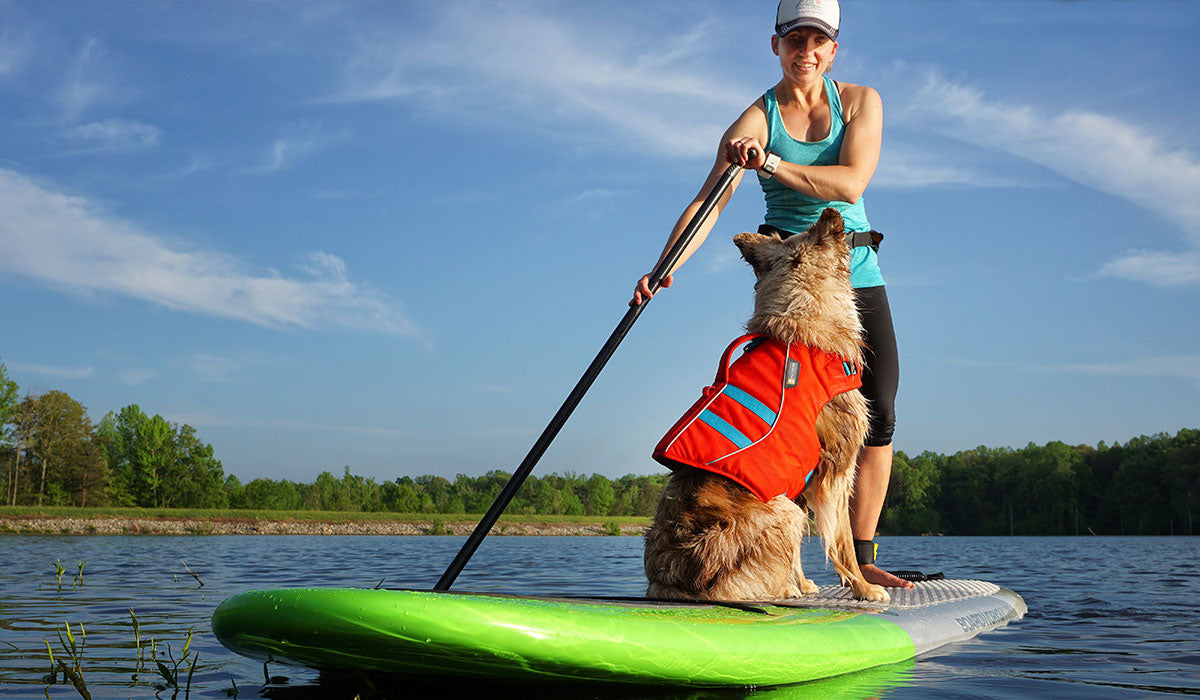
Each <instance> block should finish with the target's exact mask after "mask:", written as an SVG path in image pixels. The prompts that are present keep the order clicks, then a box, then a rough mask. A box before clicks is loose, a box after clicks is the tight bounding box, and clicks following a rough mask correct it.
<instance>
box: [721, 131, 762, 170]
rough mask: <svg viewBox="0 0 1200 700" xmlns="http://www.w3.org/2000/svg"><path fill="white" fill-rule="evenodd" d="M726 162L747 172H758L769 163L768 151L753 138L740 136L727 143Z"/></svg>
mask: <svg viewBox="0 0 1200 700" xmlns="http://www.w3.org/2000/svg"><path fill="white" fill-rule="evenodd" d="M725 160H726V161H728V162H730V163H736V164H738V165H740V166H742V167H743V168H745V169H746V170H758V169H759V168H761V167H762V166H763V165H764V164H765V163H766V162H767V149H765V148H763V147H762V146H760V145H759V143H758V139H756V138H754V137H753V136H739V137H737V138H732V139H729V140H728V141H726V142H725Z"/></svg>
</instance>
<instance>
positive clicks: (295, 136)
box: [251, 122, 349, 173]
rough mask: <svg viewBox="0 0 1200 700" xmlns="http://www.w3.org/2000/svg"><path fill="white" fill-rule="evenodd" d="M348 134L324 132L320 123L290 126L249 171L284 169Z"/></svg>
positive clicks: (269, 171)
mask: <svg viewBox="0 0 1200 700" xmlns="http://www.w3.org/2000/svg"><path fill="white" fill-rule="evenodd" d="M348 135H349V134H348V132H345V131H341V132H338V133H332V134H331V133H326V132H325V131H323V130H322V128H321V125H320V124H313V123H307V122H305V123H302V124H296V125H293V126H290V127H288V128H287V129H284V133H283V134H281V135H280V136H279V137H278V138H276V139H275V141H274V142H272V144H271V147H270V148H269V149H267V155H266V157H265V158H264V159H263V162H262V164H260V165H258V166H256V167H254V168H251V171H252V172H257V173H273V172H277V171H279V170H284V169H286V168H289V167H291V166H292V165H294V164H295V163H296V161H298V160H302V159H304V158H307V157H309V156H311V155H312V154H313V153H316V152H317V151H319V150H321V149H322V148H324V147H325V146H327V145H328V144H330V143H332V142H333V141H337V140H340V139H344V138H346V137H347V136H348Z"/></svg>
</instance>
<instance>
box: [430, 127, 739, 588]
mask: <svg viewBox="0 0 1200 700" xmlns="http://www.w3.org/2000/svg"><path fill="white" fill-rule="evenodd" d="M749 156H750V158H756V157H758V153H757V152H756V151H753V150H752V151H751V152H750V153H749ZM741 171H742V166H740V165H738V164H736V163H733V164H730V166H729V167H728V168H726V169H725V172H724V173H722V174H721V178H720V179H719V180H717V183H716V184H715V185H713V188H712V190H710V191H709V193H708V196H706V197H705V198H704V202H702V203H701V204H700V209H699V210H697V211H696V215H695V216H693V217H692V220H691V221H689V222H688V225H687V227H685V228H684V229H683V232H681V233H680V234H679V238H678V239H676V241H675V245H673V246H671V249H670V250H669V251H667V255H666V257H664V258H663V259H662V262H661V263H659V265H658V267H656V268H655V269H654V272H653V273H651V275H650V281H649V285H650V293H651V294H654V293H655V292H657V291H658V289H659V287H660V286H661V285H662V280H663V278H664V277H666V276H667V273H668V272H669V271H670V270H671V269H672V268H673V267H675V263H676V262H678V261H679V258H680V256H682V255H683V251H684V250H686V249H687V247H688V244H689V243H691V242H692V239H693V238H694V237H695V236H696V231H697V230H699V228H700V225H701V224H703V223H704V221H705V219H707V218H708V215H709V214H710V213H711V212H712V210H713V207H715V206H716V204H717V200H719V199H720V198H721V195H723V194H725V190H727V189H729V185H730V183H732V182H733V179H734V178H735V177H737V174H738V173H739V172H741ZM649 303H650V300H649V299H646V300H644V301H643V302H642V303H641V304H637V305H636V306H631V307H629V311H626V312H625V316H624V318H622V319H621V322H620V323H618V324H617V327H616V329H615V330H613V332H612V335H610V336H609V337H608V341H607V342H605V343H604V347H602V348H600V352H599V353H597V354H596V358H595V359H594V360H592V364H590V365H588V368H587V371H585V372H584V373H583V376H582V377H580V379H579V382H578V383H577V384H576V385H575V388H574V389H573V390H572V391H571V394H570V395H569V396H567V399H566V401H563V404H562V406H560V407H559V409H558V412H557V413H555V414H554V418H553V419H551V420H550V424H549V425H547V426H546V429H545V430H543V431H542V434H541V436H540V437H539V438H538V439H537V442H535V443H534V444H533V447H532V448H530V450H529V454H527V455H525V460H524V461H522V462H521V466H519V467H517V471H516V472H514V473H513V475H512V477H511V478H509V480H508V483H507V484H505V485H504V488H503V489H501V490H500V495H499V496H497V497H496V501H495V502H494V503H492V506H491V508H488V512H487V513H486V514H484V516H483V518H482V519H480V521H479V524H478V525H476V526H475V530H474V531H473V532H471V536H470V537H468V538H467V541H466V542H465V543H464V544H463V546H462V549H460V550H459V551H458V554H457V555H456V556H455V557H454V561H452V562H450V566H448V567H446V572H445V573H443V574H442V577H441V578H440V579H438V582H437V585H436V586H434V587H433V589H434V590H435V591H447V590H450V586H451V585H453V584H454V579H456V578H458V575H459V574H460V573H462V570H463V567H464V566H466V565H467V561H468V560H469V559H470V558H471V555H473V554H475V550H476V549H479V544H480V543H481V542H483V538H484V537H487V534H488V533H489V532H490V531H491V529H492V526H494V525H495V524H496V521H497V520H499V519H500V514H501V513H503V512H504V509H505V508H507V507H508V504H509V502H510V501H512V499H513V496H515V495H516V494H517V489H519V488H521V484H523V483H525V479H526V478H528V477H529V473H530V472H532V471H533V468H534V466H535V465H537V463H538V460H539V459H541V458H542V454H543V453H544V452H545V451H546V448H548V447H550V443H551V442H553V441H554V438H555V437H556V436H557V435H558V431H559V430H561V429H562V427H563V424H565V423H566V422H567V419H568V418H570V417H571V412H572V411H574V410H575V407H576V406H578V405H579V402H580V400H582V399H583V395H584V394H586V393H587V390H588V389H589V388H591V386H592V382H594V381H596V377H597V376H598V375H599V374H600V370H602V369H604V365H605V364H607V363H608V360H609V358H610V357H612V354H613V353H614V352H615V351H616V349H617V346H618V345H620V344H621V341H622V340H624V339H625V335H626V334H627V333H628V332H629V329H630V328H632V327H633V323H634V321H637V319H638V316H640V315H641V314H642V311H643V310H645V308H646V305H647V304H649Z"/></svg>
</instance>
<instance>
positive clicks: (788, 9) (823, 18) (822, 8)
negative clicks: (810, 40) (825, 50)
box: [775, 0, 842, 40]
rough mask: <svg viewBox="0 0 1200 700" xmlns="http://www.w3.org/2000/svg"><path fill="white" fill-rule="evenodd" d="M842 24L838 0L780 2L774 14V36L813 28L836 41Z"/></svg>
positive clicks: (788, 0)
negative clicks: (803, 28) (839, 26)
mask: <svg viewBox="0 0 1200 700" xmlns="http://www.w3.org/2000/svg"><path fill="white" fill-rule="evenodd" d="M841 23H842V8H841V7H840V6H839V5H838V0H780V2H779V10H778V11H777V12H776V13H775V35H776V36H778V37H781V38H782V37H784V36H787V35H788V34H790V33H791V32H793V31H795V30H796V29H799V28H800V27H815V28H817V29H820V30H821V31H823V32H825V33H826V34H828V35H829V38H830V39H834V40H837V35H838V25H840V24H841Z"/></svg>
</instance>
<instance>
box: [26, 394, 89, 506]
mask: <svg viewBox="0 0 1200 700" xmlns="http://www.w3.org/2000/svg"><path fill="white" fill-rule="evenodd" d="M19 414H20V418H19V420H20V421H21V422H22V423H23V424H24V426H25V427H26V428H27V429H28V431H29V432H28V446H29V447H28V449H29V452H30V453H32V455H33V456H34V458H35V459H36V463H37V466H38V471H37V481H38V486H37V504H38V505H42V504H43V502H44V499H45V496H46V493H47V484H48V482H49V483H50V484H52V485H53V486H52V487H53V488H55V489H57V490H58V492H59V493H62V494H64V496H65V495H66V494H67V493H68V491H67V488H68V484H70V485H71V486H73V487H74V489H76V491H75V493H80V494H82V498H81V500H82V501H83V502H86V500H87V494H88V493H89V492H93V493H94V492H96V491H99V492H103V491H104V490H106V489H107V488H108V470H107V465H105V464H104V461H103V459H102V457H101V452H100V450H99V448H98V446H97V445H95V444H94V443H93V442H92V430H93V427H92V422H91V420H90V419H89V418H88V417H87V409H85V408H84V407H83V405H82V404H80V403H79V402H78V401H76V400H75V399H73V398H71V397H70V396H69V395H68V394H67V393H66V392H62V391H48V392H46V393H45V394H42V395H41V396H28V397H26V398H25V400H24V401H22V402H21V406H20V409H19ZM80 489H81V490H80ZM94 501H95V499H93V502H94Z"/></svg>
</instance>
